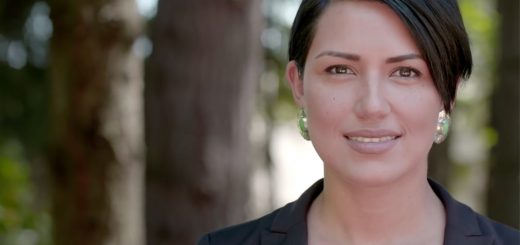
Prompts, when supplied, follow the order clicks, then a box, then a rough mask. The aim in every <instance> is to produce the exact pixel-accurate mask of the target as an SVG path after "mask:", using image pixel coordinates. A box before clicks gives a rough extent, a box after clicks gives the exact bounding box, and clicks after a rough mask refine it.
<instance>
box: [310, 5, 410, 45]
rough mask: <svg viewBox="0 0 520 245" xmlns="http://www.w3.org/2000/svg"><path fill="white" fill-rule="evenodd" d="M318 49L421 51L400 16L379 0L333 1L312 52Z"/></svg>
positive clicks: (318, 29) (317, 31)
mask: <svg viewBox="0 0 520 245" xmlns="http://www.w3.org/2000/svg"><path fill="white" fill-rule="evenodd" d="M316 49H320V50H321V49H334V50H345V49H347V50H348V51H351V52H360V53H362V51H367V50H369V51H373V52H383V51H385V52H388V51H390V52H393V53H394V55H400V54H402V53H403V52H407V53H410V52H413V53H419V50H418V48H417V45H416V43H415V40H414V39H413V37H412V35H411V33H410V31H409V30H408V28H407V27H406V25H405V24H404V23H403V22H402V20H401V19H400V18H399V16H397V14H396V13H394V11H393V10H392V9H391V8H390V7H388V6H387V5H385V4H383V3H381V2H377V1H334V2H332V3H331V4H330V5H329V6H328V7H327V8H326V9H325V11H324V12H323V14H322V15H321V17H320V19H319V20H318V23H317V25H316V29H315V34H314V40H313V41H312V44H311V48H310V50H309V55H311V52H319V51H320V50H316ZM321 51H322V50H321Z"/></svg>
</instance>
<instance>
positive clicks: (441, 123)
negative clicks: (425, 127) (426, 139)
mask: <svg viewBox="0 0 520 245" xmlns="http://www.w3.org/2000/svg"><path fill="white" fill-rule="evenodd" d="M449 131H450V115H448V114H447V113H446V112H445V111H444V110H442V111H441V112H439V119H437V129H436V130H435V136H434V138H433V141H434V142H435V143H437V144H440V143H442V142H443V141H444V140H445V139H446V137H448V132H449Z"/></svg>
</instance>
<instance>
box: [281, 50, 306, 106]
mask: <svg viewBox="0 0 520 245" xmlns="http://www.w3.org/2000/svg"><path fill="white" fill-rule="evenodd" d="M302 76H303V75H300V72H299V71H298V66H297V65H296V61H294V60H292V61H290V62H289V63H287V67H286V68H285V79H287V82H288V83H289V86H290V87H291V91H292V94H293V98H294V101H295V102H296V104H298V106H300V107H305V102H304V99H303V78H302Z"/></svg>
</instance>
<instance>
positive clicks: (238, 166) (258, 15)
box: [145, 0, 262, 245]
mask: <svg viewBox="0 0 520 245" xmlns="http://www.w3.org/2000/svg"><path fill="white" fill-rule="evenodd" d="M152 28H153V29H152V40H153V42H154V51H153V53H152V56H151V57H150V64H149V72H150V73H149V74H150V78H149V80H148V81H147V83H146V89H145V91H146V92H145V115H146V116H145V120H146V123H145V124H146V127H145V128H146V129H145V132H146V143H147V151H148V152H147V170H146V176H147V183H146V188H147V189H146V191H147V193H146V201H147V204H146V215H147V241H148V244H153V245H157V244H193V243H195V242H196V239H198V238H199V237H200V236H201V235H202V234H203V233H204V232H207V231H209V230H211V229H215V228H218V227H222V226H225V225H229V224H231V223H235V222H239V221H243V220H244V219H245V218H246V210H247V205H246V202H247V200H248V196H249V193H248V192H249V177H250V168H251V161H252V160H251V159H248V156H249V149H248V148H249V147H248V146H249V125H250V117H251V113H252V110H253V102H254V94H255V93H254V90H255V87H256V86H255V85H256V82H257V81H258V78H259V75H260V72H261V70H262V66H261V63H262V62H261V60H262V56H261V45H260V32H261V30H262V8H261V1H260V0H254V1H250V0H233V1H213V0H192V1H186V0H166V1H159V5H158V13H157V16H156V19H155V22H154V24H153V27H152Z"/></svg>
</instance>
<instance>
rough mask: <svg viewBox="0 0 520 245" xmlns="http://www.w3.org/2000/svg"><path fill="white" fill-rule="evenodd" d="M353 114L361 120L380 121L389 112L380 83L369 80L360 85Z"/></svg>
mask: <svg viewBox="0 0 520 245" xmlns="http://www.w3.org/2000/svg"><path fill="white" fill-rule="evenodd" d="M357 94H358V97H357V99H356V103H355V107H354V113H355V114H356V115H357V117H358V118H360V119H363V120H380V119H382V118H384V117H386V116H387V115H388V113H389V112H390V105H389V103H388V100H387V96H386V91H385V89H384V84H383V83H382V82H379V81H376V80H371V81H365V82H363V83H361V84H360V86H359V91H358V93H357Z"/></svg>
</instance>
